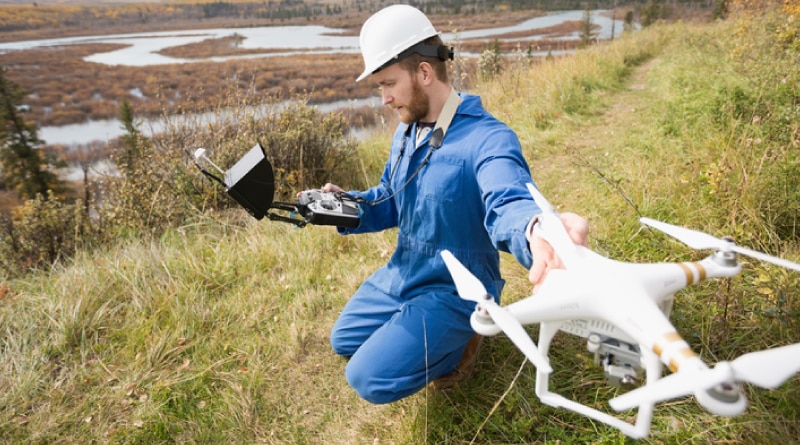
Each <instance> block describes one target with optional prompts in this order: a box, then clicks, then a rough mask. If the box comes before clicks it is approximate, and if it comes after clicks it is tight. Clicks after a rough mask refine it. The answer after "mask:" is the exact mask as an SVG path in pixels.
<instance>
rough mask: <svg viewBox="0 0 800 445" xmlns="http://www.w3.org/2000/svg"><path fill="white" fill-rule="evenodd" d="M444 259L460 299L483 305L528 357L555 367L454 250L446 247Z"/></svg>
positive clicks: (548, 369)
mask: <svg viewBox="0 0 800 445" xmlns="http://www.w3.org/2000/svg"><path fill="white" fill-rule="evenodd" d="M442 258H443V259H444V263H445V265H446V266H447V270H449V271H450V274H451V275H452V276H453V281H454V282H455V283H456V290H458V294H459V295H461V298H463V299H465V300H470V301H474V302H476V303H478V304H480V305H481V307H483V308H484V309H486V311H487V312H489V316H491V317H492V320H494V322H495V323H496V324H497V326H498V327H500V329H502V330H503V332H505V334H506V335H507V336H508V338H510V339H511V341H512V342H513V343H514V344H515V345H516V346H517V347H518V348H519V349H520V351H522V353H523V354H525V357H527V358H528V360H530V361H531V363H532V364H533V365H534V366H536V367H537V368H539V369H540V370H542V371H544V372H546V373H551V372H553V368H551V367H550V363H548V361H547V359H546V358H545V357H544V356H542V355H541V354H540V353H539V349H538V348H537V347H536V344H535V343H534V342H533V340H531V337H530V336H529V335H528V333H527V332H525V329H524V328H523V327H522V324H520V322H519V321H518V320H517V319H516V318H514V316H513V315H511V313H510V312H508V310H506V309H505V308H503V307H501V306H500V305H498V304H497V302H495V301H494V298H493V297H492V296H491V295H490V294H489V293H488V292H486V288H485V287H484V286H483V283H481V282H480V280H478V278H476V277H475V275H472V273H471V272H470V271H469V270H468V269H467V268H466V267H464V265H463V264H461V263H460V262H459V261H458V260H457V259H456V257H455V256H453V254H452V253H450V252H449V251H447V250H443V251H442Z"/></svg>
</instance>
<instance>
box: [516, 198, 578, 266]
mask: <svg viewBox="0 0 800 445" xmlns="http://www.w3.org/2000/svg"><path fill="white" fill-rule="evenodd" d="M527 186H528V192H530V194H531V196H532V197H533V200H534V201H536V205H538V206H539V208H540V209H542V213H541V214H540V215H539V222H538V223H537V225H536V227H534V230H535V231H536V232H537V233H538V234H539V235H540V236H541V237H542V238H544V239H545V240H546V241H547V242H548V243H550V245H551V246H553V249H554V250H555V251H556V253H557V254H558V256H559V258H561V261H562V262H563V263H564V265H565V266H566V267H567V268H571V267H574V266H576V263H577V261H576V257H575V255H576V252H577V250H576V247H575V243H574V242H572V238H570V237H569V234H568V233H567V229H566V228H565V227H564V222H563V221H561V218H559V216H558V213H556V211H555V209H554V208H553V206H552V205H550V203H549V202H548V201H547V199H545V197H544V195H542V193H541V192H540V191H539V190H537V189H536V187H534V185H533V184H530V183H529V184H527Z"/></svg>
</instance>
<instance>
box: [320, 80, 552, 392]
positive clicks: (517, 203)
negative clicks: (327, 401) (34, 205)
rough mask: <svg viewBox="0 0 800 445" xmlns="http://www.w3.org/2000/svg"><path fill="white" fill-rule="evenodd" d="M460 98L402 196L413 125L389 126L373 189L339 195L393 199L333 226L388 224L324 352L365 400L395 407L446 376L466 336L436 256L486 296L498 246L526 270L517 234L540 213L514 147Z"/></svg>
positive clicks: (494, 285)
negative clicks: (379, 261) (369, 270)
mask: <svg viewBox="0 0 800 445" xmlns="http://www.w3.org/2000/svg"><path fill="white" fill-rule="evenodd" d="M461 99H462V100H461V104H460V105H459V107H458V110H457V112H456V115H455V117H454V118H453V121H452V123H451V124H450V127H449V129H448V130H447V133H446V136H445V138H444V141H443V144H442V146H441V147H440V148H438V149H436V150H435V151H434V152H433V154H432V155H431V157H430V161H429V163H428V164H427V165H426V166H424V167H423V168H422V169H421V170H420V171H419V173H418V174H417V176H416V177H415V178H413V179H412V180H411V181H410V182H409V183H408V185H407V186H405V188H402V189H401V187H403V184H404V183H406V181H407V180H408V178H409V177H410V176H411V175H413V173H414V172H415V171H416V170H417V168H418V167H419V165H420V164H421V163H422V161H423V159H424V158H425V156H426V155H427V153H428V151H429V150H430V149H431V147H430V144H429V142H430V135H429V136H428V137H427V138H426V139H425V140H423V141H421V142H420V144H419V145H417V146H415V144H414V142H415V138H414V137H413V135H415V134H416V126H417V124H416V123H415V124H412V125H411V128H410V129H408V131H407V127H408V126H407V125H405V124H401V125H400V126H399V127H398V129H397V131H396V133H395V135H394V137H393V140H392V148H391V152H390V155H389V160H388V162H387V164H386V166H385V169H384V172H383V175H382V177H381V183H380V184H379V185H377V186H375V187H372V188H371V189H369V190H367V191H364V192H350V193H351V194H353V195H355V196H360V197H363V198H365V199H366V200H367V201H375V200H380V199H381V198H385V197H387V196H390V195H392V193H395V191H399V192H397V194H396V195H394V196H393V197H392V199H389V200H387V201H385V202H383V203H381V204H377V205H374V206H370V205H366V204H361V209H362V211H363V214H362V217H361V223H360V225H359V227H358V228H356V229H345V228H341V227H340V228H339V229H338V230H339V232H340V233H342V234H351V233H365V232H373V231H380V230H384V229H388V228H392V227H398V236H397V248H396V250H395V252H394V254H393V255H392V257H391V259H390V260H389V262H388V264H386V265H385V266H384V267H382V268H380V269H378V270H377V271H376V272H375V273H373V274H372V276H370V277H369V278H368V279H367V280H366V281H365V282H364V283H363V284H362V285H361V287H360V288H359V289H358V290H357V291H356V293H355V295H353V297H352V298H351V299H350V300H349V302H348V303H347V304H346V305H345V307H344V309H343V310H342V313H341V315H340V316H339V319H338V320H337V321H336V324H335V325H334V327H333V331H332V333H331V345H332V346H333V349H334V351H335V352H336V353H337V354H339V355H342V356H345V357H350V360H349V361H348V363H347V366H346V369H345V375H346V378H347V381H348V383H349V384H350V386H352V387H353V388H354V389H355V390H356V391H357V392H358V394H359V395H360V396H361V397H362V398H364V399H365V400H367V401H370V402H372V403H389V402H393V401H396V400H399V399H401V398H403V397H406V396H408V395H411V394H413V393H415V392H417V391H419V390H420V389H422V388H424V387H425V385H426V384H427V383H428V382H430V381H433V380H434V379H436V378H438V377H441V376H443V375H446V374H449V373H451V372H453V371H454V369H455V367H456V365H457V364H458V362H459V360H460V359H461V355H462V353H463V351H464V348H465V346H466V344H467V341H468V340H469V339H470V338H471V337H472V336H473V335H474V332H473V330H472V328H471V327H470V324H469V317H470V315H471V314H472V312H473V311H474V309H475V303H474V302H470V301H466V300H463V299H461V298H460V297H459V296H458V293H457V292H456V289H455V285H454V283H453V280H452V278H451V276H450V274H449V272H448V271H447V268H446V267H445V265H444V262H443V260H442V258H441V256H440V255H439V252H440V251H441V250H442V249H448V250H450V251H451V252H452V253H453V255H455V257H456V258H458V259H459V260H460V261H461V262H462V263H463V264H464V265H465V266H466V267H467V268H468V269H469V270H470V271H472V273H473V274H475V275H476V276H477V277H478V278H479V279H480V280H481V282H483V284H484V286H486V289H487V290H488V291H489V292H490V293H491V294H492V295H495V296H496V298H499V295H500V292H501V291H502V288H503V284H504V281H503V280H502V278H501V276H500V264H499V263H500V256H499V253H498V251H497V250H498V249H500V250H503V251H505V252H511V253H512V254H513V255H514V256H515V258H516V259H517V261H519V263H520V264H522V265H523V266H524V267H525V268H530V266H531V264H532V258H531V253H530V250H529V248H528V242H527V240H526V238H525V233H524V231H525V227H526V226H527V224H528V222H529V221H530V220H531V218H532V217H533V216H534V215H538V214H539V213H541V210H540V209H539V207H538V206H537V205H536V203H535V202H534V201H533V199H532V198H531V196H530V194H529V193H528V190H527V189H526V186H525V184H526V183H531V182H532V180H531V176H530V169H529V167H528V164H527V162H526V161H525V159H524V158H523V156H522V149H521V147H520V143H519V140H518V138H517V136H516V134H515V133H514V132H513V131H511V129H509V128H508V127H507V126H506V125H505V124H504V123H502V122H500V121H498V120H497V119H495V118H494V117H493V116H491V115H490V114H489V113H488V112H487V111H486V110H485V109H484V108H483V105H482V104H481V100H480V98H479V97H478V96H473V95H466V94H461ZM401 153H402V155H401ZM398 159H399V161H398Z"/></svg>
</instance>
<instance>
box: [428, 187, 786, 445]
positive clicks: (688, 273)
mask: <svg viewBox="0 0 800 445" xmlns="http://www.w3.org/2000/svg"><path fill="white" fill-rule="evenodd" d="M528 189H529V190H530V192H531V194H532V195H533V197H534V200H535V201H536V203H537V204H538V205H539V207H540V208H541V209H542V211H543V213H542V215H540V216H539V221H538V223H536V226H535V227H534V230H535V231H536V233H537V234H539V235H540V236H541V237H542V238H543V239H545V240H546V241H548V242H549V243H550V244H551V245H552V246H553V248H554V249H555V252H556V253H557V254H558V255H559V257H560V258H561V260H562V261H563V263H564V265H565V267H566V269H564V270H561V269H559V270H552V271H550V272H549V273H548V275H547V278H546V279H545V281H544V282H543V283H542V285H541V287H540V289H539V290H538V292H537V293H536V294H535V295H532V296H530V297H527V298H525V299H523V300H520V301H517V302H515V303H512V304H510V305H508V306H500V305H498V304H497V303H496V302H495V300H494V297H492V296H491V295H489V294H488V293H487V292H486V289H485V288H484V286H483V285H482V284H481V282H480V281H479V280H478V279H477V278H476V277H475V276H474V275H472V273H470V272H469V270H467V268H466V267H464V266H463V265H462V264H461V263H460V262H458V260H457V259H456V258H455V257H454V256H453V255H452V254H451V253H450V252H449V251H446V250H445V251H443V252H442V257H443V258H444V261H445V264H446V265H447V268H448V270H449V271H450V273H451V275H452V276H453V280H454V281H455V284H456V288H457V290H458V293H459V295H460V296H461V297H462V298H464V299H466V300H471V301H474V302H476V303H478V305H477V306H476V308H475V312H474V313H473V315H472V317H471V324H472V328H473V329H474V330H475V331H476V332H477V333H479V334H481V335H486V336H490V335H496V334H498V333H500V332H501V331H502V332H504V333H505V334H506V335H507V336H508V337H509V338H510V339H511V341H512V342H513V343H514V344H515V345H516V346H517V347H518V348H519V349H520V350H521V351H522V352H523V354H524V355H525V357H526V358H527V359H528V360H530V362H531V363H532V364H533V365H534V366H535V367H536V395H537V396H538V397H539V398H540V399H541V401H542V402H543V403H545V404H547V405H550V406H553V407H556V408H565V409H568V410H571V411H574V412H577V413H579V414H581V415H584V416H587V417H590V418H592V419H595V420H598V421H600V422H603V423H605V424H608V425H610V426H612V427H614V428H617V429H619V430H620V431H622V432H623V433H624V434H626V435H627V436H630V437H632V438H643V437H645V436H647V435H648V433H649V432H650V423H651V420H652V417H653V408H654V406H655V404H656V403H658V402H661V401H664V400H668V399H673V398H678V397H683V396H686V395H689V394H694V396H695V397H696V399H697V401H698V402H699V403H700V404H701V405H702V406H703V407H705V408H706V409H707V410H708V411H710V412H711V413H714V414H716V415H722V416H735V415H738V414H741V413H742V412H744V410H745V409H746V407H747V399H746V396H745V394H744V393H743V392H742V389H741V386H740V385H739V383H740V382H747V383H751V384H755V385H758V386H761V387H764V388H776V387H778V386H780V385H781V384H782V383H783V382H784V381H786V380H787V379H789V378H790V377H792V376H793V375H794V374H795V373H797V372H798V371H800V343H795V344H792V345H788V346H783V347H778V348H773V349H767V350H763V351H758V352H751V353H748V354H745V355H742V356H741V357H739V358H737V359H735V360H733V361H731V362H727V361H723V362H719V363H717V364H716V366H714V367H713V368H711V367H709V366H708V365H707V364H706V363H705V362H704V361H703V360H701V359H700V357H698V355H697V354H696V353H695V352H693V351H692V349H691V348H690V347H689V345H688V343H687V342H686V341H685V340H684V339H683V338H682V337H681V335H680V334H679V333H678V331H677V330H676V329H675V327H674V326H673V325H672V323H671V322H670V320H669V313H670V311H671V309H672V302H673V296H674V294H675V292H677V291H679V290H681V289H683V288H685V287H687V286H689V285H691V284H696V283H698V282H700V281H703V280H705V279H707V278H715V277H732V276H735V275H737V274H738V273H739V272H740V271H741V266H740V265H739V263H738V261H737V257H738V255H737V254H741V255H746V256H750V257H753V258H757V259H760V260H762V261H767V262H771V263H773V264H777V265H780V266H783V267H786V268H789V269H792V270H796V271H800V264H797V263H793V262H791V261H786V260H782V259H779V258H775V257H772V256H769V255H765V254H763V253H760V252H755V251H752V250H749V249H745V248H742V247H739V246H737V245H736V244H734V243H733V241H731V240H729V239H718V238H715V237H713V236H711V235H707V234H705V233H702V232H697V231H694V230H690V229H686V228H682V227H678V226H673V225H671V224H666V223H663V222H659V221H655V220H652V219H649V218H642V219H641V222H642V223H643V224H646V225H648V226H651V227H653V228H656V229H658V230H661V231H663V232H664V233H666V234H668V235H671V236H673V237H675V238H677V239H678V240H680V241H682V242H683V243H685V244H687V245H688V246H689V247H692V248H694V249H713V250H714V253H712V254H711V255H710V256H709V257H707V258H705V259H704V260H702V261H699V262H680V263H650V264H648V263H641V264H640V263H626V262H620V261H615V260H611V259H609V258H606V257H604V256H602V255H600V254H598V253H596V252H594V251H592V250H590V249H588V248H586V247H584V246H580V245H576V244H574V243H573V242H572V240H571V239H570V237H569V235H568V234H567V231H566V229H565V228H564V225H563V223H562V222H561V219H560V218H559V217H558V215H557V214H556V212H555V211H554V209H553V207H552V206H551V205H550V204H549V203H548V202H547V200H546V199H545V198H544V196H542V194H541V193H540V192H539V191H538V190H536V188H535V187H534V186H533V185H532V184H529V185H528ZM532 323H539V324H540V329H539V346H538V348H537V346H536V344H535V343H534V342H533V340H532V339H531V338H530V336H529V335H528V334H527V332H526V331H525V330H524V328H523V326H524V325H528V324H532ZM559 330H561V331H564V332H568V333H571V334H575V335H579V336H582V337H586V338H587V343H588V349H589V351H590V352H593V353H594V358H595V362H596V363H598V364H600V365H602V366H603V368H604V371H605V373H606V375H607V376H608V378H609V382H610V383H612V384H615V385H619V386H622V385H625V384H632V383H636V382H637V381H639V380H641V377H642V375H641V374H642V373H644V374H645V375H646V382H645V383H646V384H644V385H643V386H641V387H639V388H636V389H633V390H631V391H629V392H627V393H625V394H622V395H620V396H618V397H615V398H613V399H611V400H609V404H610V405H611V407H612V408H613V409H615V410H616V411H624V410H628V409H631V408H635V407H638V412H637V415H636V420H635V423H629V422H626V421H624V420H622V419H620V418H618V417H615V416H614V415H611V414H609V413H606V412H602V411H599V410H597V409H594V408H591V407H588V406H586V405H583V404H580V403H577V402H575V401H573V400H570V399H567V398H565V397H563V396H561V395H560V394H557V393H555V392H551V391H550V390H549V389H548V384H549V377H550V374H551V373H552V372H553V369H552V368H551V367H550V362H549V359H548V358H547V357H548V356H547V354H548V350H549V347H550V342H551V340H552V339H553V337H554V336H555V334H556V333H557V332H558V331H559ZM662 364H663V365H666V366H667V367H668V368H669V370H670V371H671V372H672V374H670V375H668V376H666V377H664V378H661V375H662Z"/></svg>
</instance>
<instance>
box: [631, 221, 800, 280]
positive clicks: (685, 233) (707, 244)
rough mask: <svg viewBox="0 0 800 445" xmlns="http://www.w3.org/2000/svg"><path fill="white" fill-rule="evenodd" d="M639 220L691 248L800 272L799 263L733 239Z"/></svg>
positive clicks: (658, 222)
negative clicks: (764, 262) (743, 244)
mask: <svg viewBox="0 0 800 445" xmlns="http://www.w3.org/2000/svg"><path fill="white" fill-rule="evenodd" d="M639 221H641V223H642V224H646V225H648V226H650V227H654V228H656V229H658V230H660V231H662V232H664V233H666V234H667V235H670V236H672V237H673V238H676V239H677V240H678V241H681V242H682V243H684V244H686V245H687V246H689V247H691V248H692V249H698V250H701V249H714V250H721V251H723V252H736V253H739V254H742V255H746V256H749V257H751V258H755V259H758V260H761V261H766V262H768V263H772V264H775V265H778V266H781V267H785V268H787V269H792V270H795V271H798V272H800V264H797V263H794V262H792V261H788V260H784V259H782V258H776V257H774V256H771V255H767V254H764V253H761V252H758V251H755V250H751V249H747V248H745V247H741V246H738V245H736V244H735V243H734V242H733V241H729V240H725V239H721V238H716V237H713V236H711V235H709V234H707V233H703V232H698V231H697V230H692V229H687V228H685V227H679V226H673V225H672V224H667V223H665V222H661V221H656V220H654V219H650V218H641V219H640V220H639Z"/></svg>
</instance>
